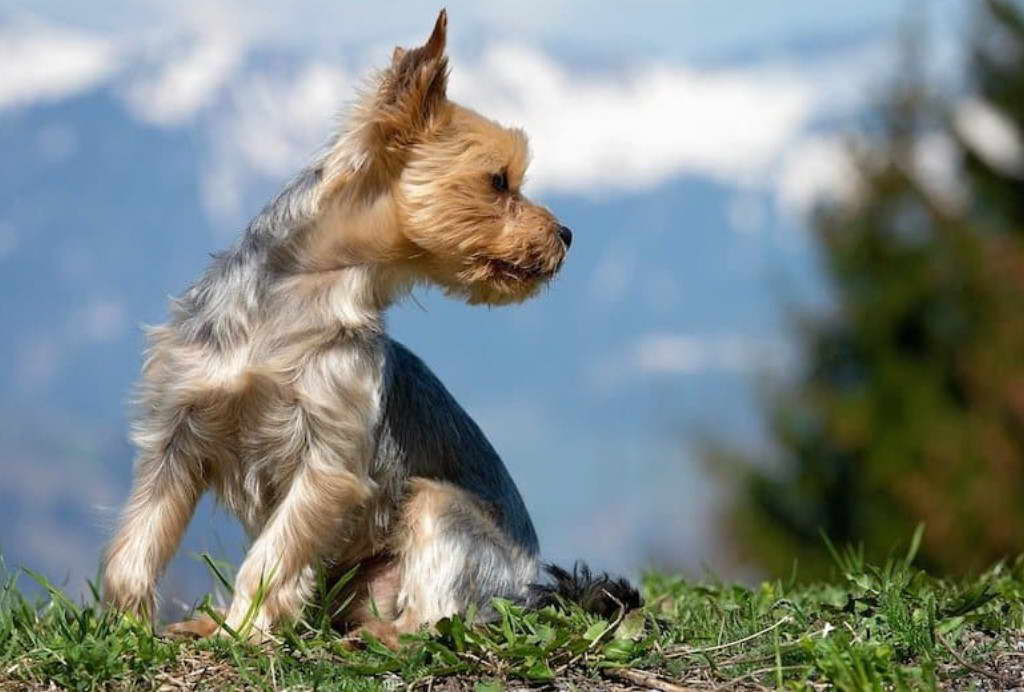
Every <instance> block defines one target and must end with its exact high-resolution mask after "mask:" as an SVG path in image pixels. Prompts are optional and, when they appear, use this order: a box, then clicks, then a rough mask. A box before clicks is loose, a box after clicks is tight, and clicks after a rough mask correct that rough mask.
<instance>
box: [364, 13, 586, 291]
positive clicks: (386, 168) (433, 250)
mask: <svg viewBox="0 0 1024 692" xmlns="http://www.w3.org/2000/svg"><path fill="white" fill-rule="evenodd" d="M447 21H448V20H447V15H446V13H445V12H444V11H442V12H441V14H440V15H439V16H438V18H437V23H436V25H435V26H434V31H433V33H432V34H431V36H430V38H429V39H428V40H427V42H426V43H425V44H424V45H422V46H420V47H418V48H413V49H408V50H406V49H402V48H396V49H395V52H394V55H393V58H392V61H391V65H390V66H389V67H388V68H387V69H385V70H384V71H383V72H381V73H380V75H379V76H378V79H377V81H376V83H375V84H374V86H373V89H372V93H369V94H367V95H366V98H365V99H364V102H363V104H362V105H361V106H360V108H359V110H358V111H357V117H358V118H359V120H360V123H361V124H360V126H359V128H360V129H359V133H360V135H359V136H360V139H361V146H362V147H364V151H366V152H367V157H368V160H366V161H364V162H363V167H364V175H368V176H369V178H370V179H372V181H373V185H374V186H375V187H376V188H377V189H378V190H379V193H378V194H382V195H386V196H387V197H389V198H390V199H391V200H393V214H394V220H395V225H396V226H397V231H398V244H399V245H398V246H396V247H398V249H393V250H392V254H394V255H398V256H402V257H403V258H404V259H403V261H404V262H406V264H407V265H408V266H409V267H411V268H412V270H413V271H414V272H415V273H416V274H417V275H418V276H419V277H420V278H423V279H427V280H429V281H432V282H434V283H436V284H439V285H440V286H442V287H443V288H444V289H445V290H446V291H447V292H449V293H451V294H455V295H459V296H462V297H464V298H465V299H466V300H467V301H469V302H470V303H490V304H502V303H510V302H516V301H521V300H524V299H526V298H528V297H530V296H531V295H533V294H534V293H536V292H537V290H538V289H539V288H540V287H541V286H542V285H544V283H545V282H547V281H548V280H549V279H551V278H552V277H553V276H554V275H555V273H556V272H557V271H558V269H559V268H560V267H561V265H562V261H563V259H564V258H565V254H566V251H567V250H568V248H569V244H570V243H571V241H572V233H571V232H570V231H569V229H568V228H566V227H565V226H563V225H562V224H560V223H559V222H558V220H557V219H556V218H555V217H554V215H553V214H551V212H549V211H548V210H547V209H545V208H544V207H542V206H540V205H538V204H535V203H533V202H531V201H530V200H529V199H528V198H527V197H526V196H525V195H524V194H523V193H522V190H521V188H522V184H523V180H524V177H525V175H526V168H527V165H528V163H529V157H530V155H529V148H528V145H527V139H526V135H525V134H524V133H523V132H522V131H521V130H518V129H512V128H507V127H503V126H501V125H499V124H498V123H495V122H493V121H492V120H489V119H487V118H485V117H483V116H481V115H479V114H478V113H476V112H474V111H472V110H470V109H469V108H465V107H463V106H460V105H458V104H456V103H454V102H452V101H450V100H449V99H448V97H447V94H446V86H447V81H448V59H447V57H446V55H445V38H446V32H447ZM399 246H400V247H399Z"/></svg>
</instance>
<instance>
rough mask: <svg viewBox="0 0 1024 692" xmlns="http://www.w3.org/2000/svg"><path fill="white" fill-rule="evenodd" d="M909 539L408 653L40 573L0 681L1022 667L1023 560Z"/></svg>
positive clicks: (306, 625)
mask: <svg viewBox="0 0 1024 692" xmlns="http://www.w3.org/2000/svg"><path fill="white" fill-rule="evenodd" d="M913 549H914V546H913V545H912V546H911V550H910V551H909V552H908V553H907V555H905V556H902V557H899V558H893V559H890V560H889V561H888V562H887V563H886V564H885V565H882V566H870V565H866V564H865V563H864V560H863V557H862V555H861V554H860V553H858V552H857V551H855V550H850V549H844V550H842V551H835V550H834V551H833V552H834V557H835V560H836V564H837V577H836V579H835V580H833V581H832V582H829V583H818V584H811V585H801V584H797V583H795V582H794V581H772V582H765V583H763V584H761V585H760V586H758V587H756V588H748V587H745V586H739V585H735V584H727V583H721V582H718V581H707V582H704V583H694V582H690V581H687V580H684V579H681V578H678V577H671V576H667V575H658V574H653V575H649V576H648V577H646V578H645V580H644V583H643V587H644V591H645V595H646V598H647V605H646V606H645V607H644V608H643V609H642V610H638V611H633V612H630V613H619V614H618V616H616V617H614V618H613V619H611V620H602V619H599V618H595V617H593V616H590V615H587V614H585V613H583V612H580V611H579V610H575V609H573V608H568V609H567V610H556V609H551V608H549V609H545V610H542V611H539V612H524V611H523V610H522V609H521V608H519V607H517V606H515V605H513V604H511V603H507V602H498V603H497V609H498V612H499V613H500V614H501V618H500V621H498V622H495V623H491V624H486V625H480V624H477V625H472V624H470V621H471V618H467V619H466V620H463V619H461V618H452V619H450V620H445V621H443V622H442V623H440V625H439V626H438V633H437V634H436V635H435V636H428V635H427V634H421V635H417V636H412V637H408V638H407V639H406V640H405V642H404V647H403V649H402V651H400V652H398V653H395V652H392V651H390V650H389V649H387V648H385V647H384V646H382V645H381V644H380V643H378V642H376V641H374V640H372V639H366V640H364V641H362V642H360V643H359V646H358V647H356V648H354V649H353V648H352V647H351V646H346V645H345V643H344V642H343V641H342V640H341V639H340V638H339V636H338V635H337V634H335V633H333V632H332V631H331V630H330V627H329V625H328V623H329V619H330V618H329V617H328V616H329V614H327V613H323V612H319V611H317V609H316V608H315V607H314V608H311V609H310V611H309V612H308V613H307V616H306V618H305V619H304V621H303V622H302V623H300V624H299V625H297V626H296V627H295V628H293V629H291V630H289V631H286V632H282V633H281V636H280V640H281V641H280V643H278V644H277V645H274V646H265V647H256V646H250V645H248V644H244V643H242V642H239V641H234V640H231V639H220V640H215V641H199V642H195V641H186V642H183V641H172V640H168V639H164V638H161V637H160V636H156V635H154V633H153V631H152V629H151V628H150V627H149V626H148V625H147V624H144V623H140V622H137V621H133V620H131V619H129V618H126V617H121V616H117V615H114V614H111V613H106V612H104V611H103V610H102V609H100V608H98V607H96V605H95V602H94V601H92V602H90V603H86V604H77V603H73V602H72V601H70V600H69V599H68V598H67V597H65V596H64V595H63V594H62V592H61V591H60V590H58V589H56V588H54V587H52V586H50V585H49V584H48V583H47V582H46V581H45V579H43V578H42V577H40V576H39V575H35V574H32V573H26V574H27V575H28V576H29V577H31V578H34V579H36V580H37V581H39V582H40V583H41V584H43V585H44V586H45V587H46V593H47V596H46V597H44V598H42V599H40V600H38V601H35V602H30V601H29V600H28V599H27V598H26V597H24V596H23V595H22V594H21V593H20V592H19V591H18V589H17V587H16V583H15V582H16V579H15V575H8V576H7V577H5V580H4V582H3V584H2V592H0V690H14V689H17V690H22V689H52V688H67V689H76V690H79V689H80V690H92V689H166V690H171V689H186V688H187V689H192V688H210V689H213V688H216V689H221V688H227V689H230V688H252V689H284V688H288V689H344V690H376V689H406V688H412V689H475V690H479V691H484V690H502V689H506V688H511V687H523V686H524V685H526V686H539V687H545V686H547V687H551V686H554V687H558V688H562V689H573V688H576V689H594V688H600V689H641V688H651V689H662V690H678V689H718V688H725V689H763V688H782V689H790V690H810V689H822V688H835V689H842V690H883V689H886V690H889V689H896V690H902V689H912V690H917V689H1006V688H1011V687H1016V686H1021V685H1024V677H1022V675H1024V653H1022V651H1021V650H1020V649H1021V648H1022V645H1024V560H1017V561H1016V562H1013V563H1004V564H1000V565H997V566H996V567H994V568H992V569H991V570H989V571H988V572H986V573H985V574H982V575H980V576H977V577H974V578H970V579H963V580H944V579H937V578H934V577H931V576H929V575H927V574H925V573H924V572H922V571H920V570H918V569H916V568H914V567H913V566H912V565H911V559H912V557H913Z"/></svg>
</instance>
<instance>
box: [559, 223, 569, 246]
mask: <svg viewBox="0 0 1024 692" xmlns="http://www.w3.org/2000/svg"><path fill="white" fill-rule="evenodd" d="M558 237H559V238H561V239H562V242H563V243H565V249H566V250H568V249H569V246H570V245H572V231H570V230H569V227H568V226H559V227H558Z"/></svg>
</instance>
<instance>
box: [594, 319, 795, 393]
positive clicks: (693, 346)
mask: <svg viewBox="0 0 1024 692" xmlns="http://www.w3.org/2000/svg"><path fill="white" fill-rule="evenodd" d="M793 362H794V354H793V353H792V352H791V349H790V348H789V347H788V346H787V345H786V344H785V343H784V342H783V341H781V340H779V339H778V338H773V337H759V336H752V335H744V334H696V333H694V334H686V333H671V332H659V333H648V334H642V335H640V336H638V337H637V338H635V339H634V340H633V341H632V342H631V343H629V344H628V345H627V346H626V347H625V348H624V349H623V350H622V351H620V352H618V353H615V354H612V355H607V356H604V357H601V358H598V359H596V360H594V361H593V362H591V363H590V364H589V365H588V366H586V369H585V373H584V374H585V376H586V378H587V380H588V381H589V383H590V385H591V386H593V387H594V388H595V390H597V391H599V392H602V393H606V394H607V393H611V392H615V391H617V390H619V389H621V388H622V387H623V386H624V385H627V384H632V383H636V382H637V381H638V380H637V378H638V377H651V376H657V377H664V376H692V375H706V374H718V375H721V374H726V375H742V374H756V373H761V372H780V371H784V370H785V369H788V368H789V367H791V365H792V364H793Z"/></svg>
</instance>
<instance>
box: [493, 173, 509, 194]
mask: <svg viewBox="0 0 1024 692" xmlns="http://www.w3.org/2000/svg"><path fill="white" fill-rule="evenodd" d="M491 185H492V186H493V187H494V189H495V190H497V191H498V192H508V176H507V175H505V171H502V172H501V173H495V174H494V175H492V176H491Z"/></svg>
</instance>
